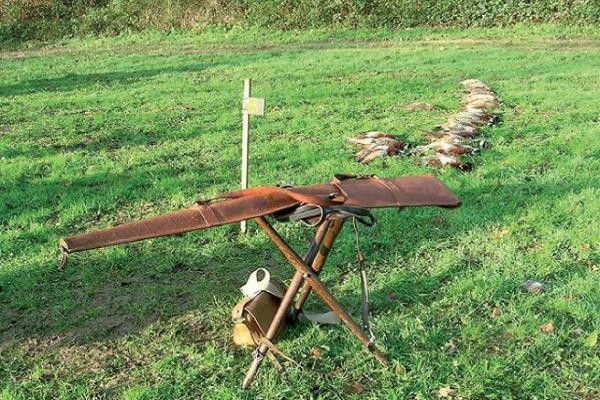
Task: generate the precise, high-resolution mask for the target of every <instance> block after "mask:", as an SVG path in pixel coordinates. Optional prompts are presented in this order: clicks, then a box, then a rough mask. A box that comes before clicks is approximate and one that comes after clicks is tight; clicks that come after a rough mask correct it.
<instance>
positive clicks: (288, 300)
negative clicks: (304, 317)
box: [242, 272, 304, 389]
mask: <svg viewBox="0 0 600 400" xmlns="http://www.w3.org/2000/svg"><path fill="white" fill-rule="evenodd" d="M303 281H304V277H303V276H302V273H300V272H296V273H295V274H294V277H293V278H292V282H291V283H290V287H289V288H288V290H287V292H285V296H283V299H282V300H281V305H280V306H279V308H278V309H277V313H276V314H275V317H274V318H273V321H272V322H271V326H269V330H268V331H267V334H266V335H265V338H267V339H268V340H273V338H274V337H275V333H276V332H277V329H279V325H281V323H282V322H283V320H284V319H285V318H286V316H287V315H286V314H287V311H288V309H289V308H290V306H291V305H292V301H294V297H295V296H296V293H298V290H299V289H300V285H302V282H303ZM267 351H269V348H268V347H267V345H266V344H265V343H261V344H260V345H259V346H258V348H257V349H256V350H254V353H253V354H252V356H253V359H252V364H250V368H249V369H248V372H246V377H245V378H244V381H243V382H242V388H243V389H246V388H247V387H249V386H250V384H251V383H252V379H254V375H256V371H257V370H258V367H259V366H260V363H261V362H262V360H263V358H264V356H265V355H266V354H267Z"/></svg>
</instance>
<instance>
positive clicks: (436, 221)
mask: <svg viewBox="0 0 600 400" xmlns="http://www.w3.org/2000/svg"><path fill="white" fill-rule="evenodd" d="M443 223H444V219H443V218H442V217H440V216H439V215H436V216H435V217H433V224H434V225H436V226H440V225H442V224H443Z"/></svg>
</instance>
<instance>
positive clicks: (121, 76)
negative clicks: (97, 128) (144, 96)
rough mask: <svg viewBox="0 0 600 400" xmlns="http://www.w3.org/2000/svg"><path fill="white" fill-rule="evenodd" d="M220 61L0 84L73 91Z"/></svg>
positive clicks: (0, 91) (18, 90)
mask: <svg viewBox="0 0 600 400" xmlns="http://www.w3.org/2000/svg"><path fill="white" fill-rule="evenodd" d="M218 65H221V63H191V64H187V65H182V66H178V67H173V66H169V67H164V68H152V69H136V70H132V71H120V72H100V73H91V74H75V73H71V74H67V75H64V76H60V77H57V78H42V79H30V80H27V81H24V82H19V83H15V84H12V85H5V86H0V96H3V97H8V96H19V95H23V94H29V93H38V92H70V91H72V90H78V89H82V88H85V87H89V86H93V85H103V86H112V85H118V84H132V83H135V82H139V81H142V80H146V79H151V78H153V77H155V76H159V75H163V74H173V73H182V72H200V71H204V70H206V69H209V68H213V67H216V66H218Z"/></svg>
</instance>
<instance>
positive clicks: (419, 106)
mask: <svg viewBox="0 0 600 400" xmlns="http://www.w3.org/2000/svg"><path fill="white" fill-rule="evenodd" d="M404 109H405V110H407V111H433V110H435V108H434V107H433V106H432V105H431V104H429V103H424V102H422V101H417V102H416V103H410V104H407V105H405V106H404Z"/></svg>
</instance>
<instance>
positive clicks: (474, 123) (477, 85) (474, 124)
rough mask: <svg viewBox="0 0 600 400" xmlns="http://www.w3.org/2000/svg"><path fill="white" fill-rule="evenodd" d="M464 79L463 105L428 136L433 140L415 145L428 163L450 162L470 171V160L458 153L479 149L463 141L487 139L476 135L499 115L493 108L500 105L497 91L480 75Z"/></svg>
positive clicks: (443, 165)
mask: <svg viewBox="0 0 600 400" xmlns="http://www.w3.org/2000/svg"><path fill="white" fill-rule="evenodd" d="M461 83H462V85H463V87H464V88H465V94H464V96H463V105H464V106H463V109H462V110H461V111H459V112H458V113H456V114H455V115H454V116H452V117H450V118H449V119H448V122H446V123H445V124H443V125H441V126H440V127H439V131H438V132H434V133H432V134H430V135H429V136H428V137H429V140H431V143H430V144H428V145H426V146H419V147H417V149H416V150H417V151H416V152H417V153H419V154H421V157H422V158H423V163H424V164H425V165H428V166H430V167H437V168H442V167H445V166H451V167H454V168H458V169H460V170H461V171H470V170H471V168H472V166H471V164H469V163H465V162H462V161H461V160H460V159H459V158H458V157H459V156H461V155H472V154H473V153H475V152H476V151H477V150H478V149H477V148H475V147H473V146H472V145H467V144H465V143H464V142H470V143H471V144H473V142H479V143H480V147H483V144H484V143H487V142H486V141H485V139H483V138H477V136H479V135H480V129H481V128H482V127H484V126H489V125H492V124H494V123H495V122H496V117H495V116H494V115H493V114H492V113H491V112H490V111H491V110H493V109H495V108H497V107H498V106H499V104H498V100H497V99H496V95H495V94H494V92H492V90H491V89H490V88H489V87H487V86H486V85H485V84H484V83H483V82H481V81H479V80H477V79H467V80H465V81H462V82H461Z"/></svg>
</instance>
